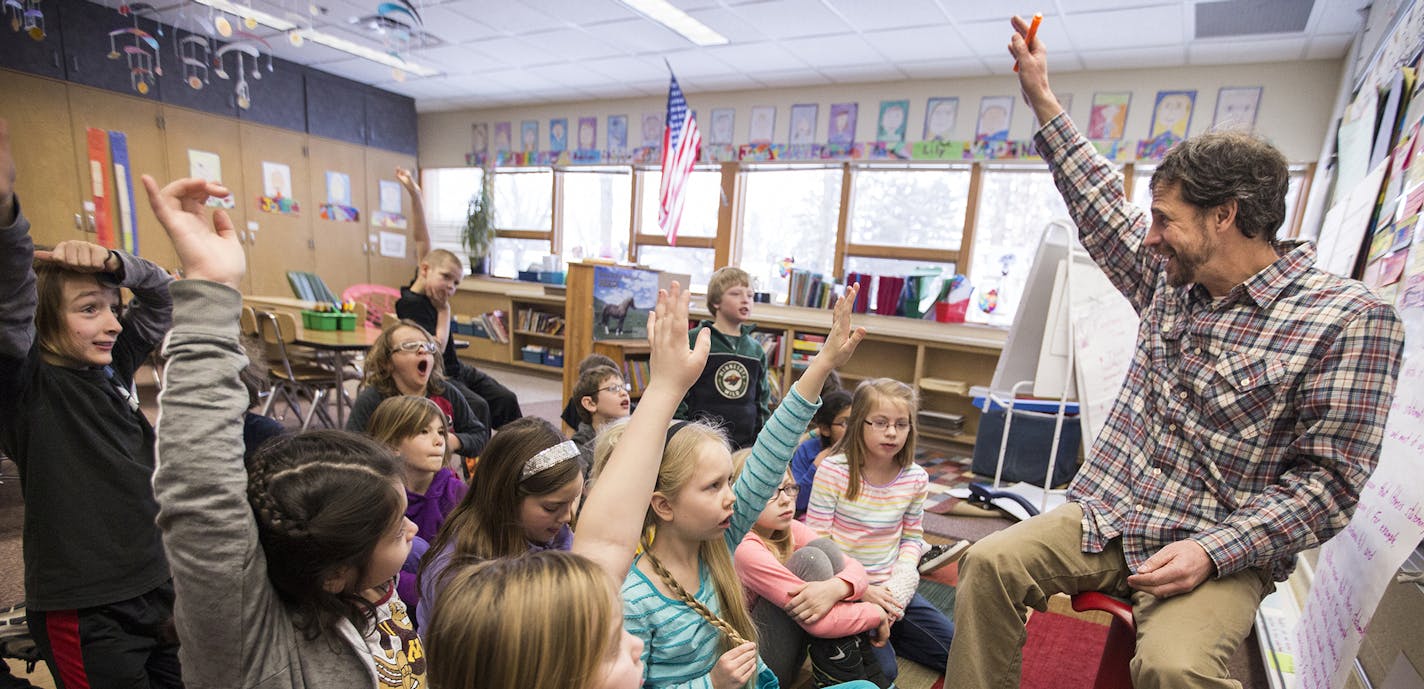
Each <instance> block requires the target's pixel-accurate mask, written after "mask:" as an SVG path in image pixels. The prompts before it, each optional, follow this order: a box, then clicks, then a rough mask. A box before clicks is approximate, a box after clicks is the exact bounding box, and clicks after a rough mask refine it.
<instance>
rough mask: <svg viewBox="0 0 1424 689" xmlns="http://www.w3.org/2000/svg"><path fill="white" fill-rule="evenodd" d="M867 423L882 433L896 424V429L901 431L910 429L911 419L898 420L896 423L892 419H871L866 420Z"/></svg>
mask: <svg viewBox="0 0 1424 689" xmlns="http://www.w3.org/2000/svg"><path fill="white" fill-rule="evenodd" d="M865 425H867V426H870V427H871V428H874V429H875V430H877V431H880V432H881V433H884V432H885V430H886V429H888V428H890V427H891V426H894V427H895V430H897V431H899V432H901V433H904V432H905V431H908V430H910V422H909V421H896V422H894V423H891V422H890V419H869V420H867V421H866V422H865Z"/></svg>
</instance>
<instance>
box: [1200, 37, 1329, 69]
mask: <svg viewBox="0 0 1424 689" xmlns="http://www.w3.org/2000/svg"><path fill="white" fill-rule="evenodd" d="M1307 41H1309V39H1307V38H1277V39H1272V40H1262V41H1240V40H1231V41H1212V42H1210V43H1207V42H1205V41H1197V42H1195V43H1193V44H1192V45H1191V46H1190V47H1189V48H1188V49H1187V57H1188V60H1189V63H1190V64H1193V65H1225V64H1238V63H1243V62H1282V61H1285V60H1299V59H1300V58H1301V57H1302V56H1304V55H1305V48H1306V43H1307Z"/></svg>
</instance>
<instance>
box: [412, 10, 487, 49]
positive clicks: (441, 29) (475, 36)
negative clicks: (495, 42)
mask: <svg viewBox="0 0 1424 689" xmlns="http://www.w3.org/2000/svg"><path fill="white" fill-rule="evenodd" d="M460 9H461V6H460V5H444V6H439V7H429V8H426V9H425V10H422V11H421V13H420V14H421V16H423V17H425V31H426V32H427V33H430V34H432V35H434V36H437V37H439V38H440V40H442V41H445V42H446V43H469V42H470V41H478V40H483V39H486V38H492V37H494V36H498V35H499V32H498V31H495V30H494V29H493V28H491V27H489V26H486V25H485V24H484V23H482V22H480V21H479V20H477V19H474V18H473V17H471V16H467V15H465V14H462V13H460V11H459V10H460Z"/></svg>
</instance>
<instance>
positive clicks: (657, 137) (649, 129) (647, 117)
mask: <svg viewBox="0 0 1424 689" xmlns="http://www.w3.org/2000/svg"><path fill="white" fill-rule="evenodd" d="M643 146H644V147H652V148H658V149H661V148H662V147H663V114H662V113H660V112H645V113H643Z"/></svg>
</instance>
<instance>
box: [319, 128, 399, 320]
mask: <svg viewBox="0 0 1424 689" xmlns="http://www.w3.org/2000/svg"><path fill="white" fill-rule="evenodd" d="M307 145H308V147H309V150H310V151H311V157H310V158H308V160H309V161H310V163H311V164H310V167H311V188H312V195H313V197H314V198H315V200H316V201H320V202H322V203H327V202H328V201H333V200H334V201H336V202H339V203H343V204H344V205H346V206H350V207H354V208H355V209H356V210H357V211H358V212H359V213H360V215H359V217H357V218H356V220H355V221H353V222H347V221H345V220H343V219H341V218H342V215H341V211H339V210H338V209H333V211H334V212H332V213H329V214H328V215H331V217H330V218H323V217H322V213H321V212H317V213H314V214H313V215H312V238H313V239H314V240H315V242H316V256H315V259H316V274H317V275H320V276H321V279H322V280H325V281H326V285H327V286H328V287H330V288H331V290H332V291H333V292H336V293H337V294H338V295H340V294H341V292H342V291H343V290H345V289H346V288H347V287H350V286H352V285H358V284H362V283H365V282H367V270H366V228H367V227H368V226H369V225H370V222H371V217H370V215H371V209H370V207H368V206H367V205H366V194H365V189H366V152H365V151H364V150H363V149H362V148H361V147H360V146H353V145H351V144H343V143H337V142H335V141H331V140H329V139H320V138H317V137H315V136H313V137H311V138H310V139H308V144H307ZM333 196H334V197H335V198H334V199H333V198H330V197H333ZM342 197H344V199H343V198H342ZM314 203H315V202H314ZM392 286H394V285H392Z"/></svg>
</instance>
